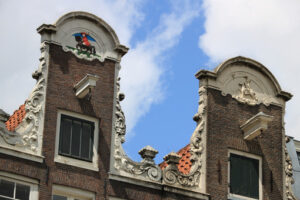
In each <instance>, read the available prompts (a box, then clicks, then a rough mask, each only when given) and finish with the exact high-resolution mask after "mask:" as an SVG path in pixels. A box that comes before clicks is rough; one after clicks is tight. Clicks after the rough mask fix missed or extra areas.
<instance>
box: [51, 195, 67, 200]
mask: <svg viewBox="0 0 300 200" xmlns="http://www.w3.org/2000/svg"><path fill="white" fill-rule="evenodd" d="M52 200H67V197H64V196H59V195H53V196H52Z"/></svg>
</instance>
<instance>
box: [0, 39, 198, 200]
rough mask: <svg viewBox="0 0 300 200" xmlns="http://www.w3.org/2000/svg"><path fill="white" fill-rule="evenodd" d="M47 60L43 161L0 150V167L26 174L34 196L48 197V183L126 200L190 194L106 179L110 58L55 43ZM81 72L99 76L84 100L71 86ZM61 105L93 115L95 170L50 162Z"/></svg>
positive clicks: (168, 199)
mask: <svg viewBox="0 0 300 200" xmlns="http://www.w3.org/2000/svg"><path fill="white" fill-rule="evenodd" d="M49 53H50V57H49V59H50V62H49V69H48V84H47V96H46V107H45V123H44V136H43V148H42V154H43V156H44V157H45V160H44V162H43V163H37V162H33V161H28V160H24V159H21V158H16V157H13V156H8V155H5V154H0V163H1V164H0V171H5V172H10V173H13V174H18V175H22V176H25V177H30V178H33V179H36V180H38V181H39V199H40V200H50V199H51V195H52V186H53V184H57V185H63V186H69V187H71V188H79V189H82V190H85V191H90V192H93V193H95V194H96V200H105V199H109V196H113V197H118V198H123V199H128V200H161V199H164V200H171V199H174V200H175V199H178V200H182V199H186V200H194V199H195V198H190V197H185V196H181V195H179V194H174V193H169V192H166V191H164V190H163V189H151V188H148V187H142V186H137V185H133V184H129V183H123V182H119V181H115V180H109V179H108V173H109V163H110V161H109V159H110V145H111V132H112V130H111V129H112V116H113V95H114V91H113V90H114V77H115V62H114V61H109V60H105V61H104V62H103V63H101V62H99V61H96V60H95V61H86V60H83V59H78V58H77V57H76V56H74V55H73V54H72V53H71V52H64V51H63V50H62V48H61V47H60V46H57V45H54V44H51V45H50V52H49ZM86 74H95V75H98V76H99V77H100V79H99V80H98V81H97V85H96V88H95V89H93V91H92V98H91V99H90V100H79V99H78V98H77V97H76V96H75V93H74V91H73V87H74V85H75V84H76V83H77V82H78V81H80V80H81V79H82V78H83V77H84V76H85V75H86ZM59 109H61V110H66V111H71V112H74V113H79V114H83V115H87V116H91V117H94V118H97V119H98V120H99V146H98V167H99V171H91V170H87V169H83V168H79V167H75V166H70V165H66V164H62V163H57V162H54V155H55V138H56V123H57V115H58V113H57V112H58V110H59Z"/></svg>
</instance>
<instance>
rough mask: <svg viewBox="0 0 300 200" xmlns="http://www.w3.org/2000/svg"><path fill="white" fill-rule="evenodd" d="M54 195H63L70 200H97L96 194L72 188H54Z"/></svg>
mask: <svg viewBox="0 0 300 200" xmlns="http://www.w3.org/2000/svg"><path fill="white" fill-rule="evenodd" d="M52 195H61V196H65V197H67V198H68V200H73V199H75V198H80V199H82V200H95V199H96V198H95V193H93V192H90V191H86V190H81V189H77V188H71V187H67V186H62V185H53V186H52Z"/></svg>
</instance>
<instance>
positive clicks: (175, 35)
mask: <svg viewBox="0 0 300 200" xmlns="http://www.w3.org/2000/svg"><path fill="white" fill-rule="evenodd" d="M200 6H201V5H200V4H199V3H198V2H195V1H172V9H171V12H170V13H168V14H163V15H162V16H161V19H160V22H159V24H158V26H157V27H156V28H155V29H154V30H153V32H151V33H150V34H149V35H148V37H147V38H146V39H145V41H142V42H140V43H139V44H138V45H137V46H136V47H135V48H133V49H132V50H130V51H129V53H128V55H126V56H125V57H124V58H123V65H122V66H124V67H123V69H122V70H121V77H123V80H122V81H121V83H122V85H121V86H122V88H121V90H123V91H125V94H126V96H127V97H126V100H127V101H125V102H124V111H125V113H126V118H127V122H128V123H127V124H128V132H129V137H130V136H133V135H134V134H133V132H132V129H133V128H134V126H135V124H136V123H137V121H138V120H139V119H140V117H142V116H143V115H144V114H146V113H147V111H148V110H149V108H150V106H151V105H152V104H153V103H156V102H158V101H159V100H161V99H162V98H163V89H164V88H163V87H162V78H161V77H162V73H163V72H164V70H165V69H166V68H165V67H163V59H164V58H165V57H166V56H165V54H166V51H167V50H169V49H170V48H172V47H174V45H176V44H177V42H178V41H179V39H180V35H181V33H182V32H183V30H184V28H185V27H186V26H187V25H188V24H189V23H191V21H192V20H193V19H194V18H195V17H197V16H198V15H199V12H200Z"/></svg>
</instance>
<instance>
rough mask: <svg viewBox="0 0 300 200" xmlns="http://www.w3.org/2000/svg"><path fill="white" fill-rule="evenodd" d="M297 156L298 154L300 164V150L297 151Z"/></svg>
mask: <svg viewBox="0 0 300 200" xmlns="http://www.w3.org/2000/svg"><path fill="white" fill-rule="evenodd" d="M297 156H298V161H299V164H300V152H299V151H298V152H297Z"/></svg>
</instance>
